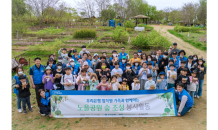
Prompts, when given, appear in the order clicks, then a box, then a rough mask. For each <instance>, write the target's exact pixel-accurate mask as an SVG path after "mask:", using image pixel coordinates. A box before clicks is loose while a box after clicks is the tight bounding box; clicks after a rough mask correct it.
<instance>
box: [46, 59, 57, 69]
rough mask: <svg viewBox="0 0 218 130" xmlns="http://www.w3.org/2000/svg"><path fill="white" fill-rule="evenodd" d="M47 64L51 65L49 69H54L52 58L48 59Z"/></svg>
mask: <svg viewBox="0 0 218 130" xmlns="http://www.w3.org/2000/svg"><path fill="white" fill-rule="evenodd" d="M47 66H49V67H51V71H52V72H54V70H55V69H56V67H55V64H54V59H52V58H50V59H48V62H47Z"/></svg>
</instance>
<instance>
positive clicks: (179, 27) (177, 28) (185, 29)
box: [174, 26, 190, 32]
mask: <svg viewBox="0 0 218 130" xmlns="http://www.w3.org/2000/svg"><path fill="white" fill-rule="evenodd" d="M174 30H175V31H177V32H178V31H179V32H181V31H182V32H189V30H190V28H189V27H183V26H176V27H174Z"/></svg>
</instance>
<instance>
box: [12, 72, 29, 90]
mask: <svg viewBox="0 0 218 130" xmlns="http://www.w3.org/2000/svg"><path fill="white" fill-rule="evenodd" d="M25 77H26V75H25ZM13 78H14V79H16V84H20V83H21V82H20V80H19V77H18V76H16V75H15V76H14V77H13ZM14 93H16V94H19V90H18V89H17V88H14Z"/></svg>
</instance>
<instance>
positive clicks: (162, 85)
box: [157, 71, 167, 90]
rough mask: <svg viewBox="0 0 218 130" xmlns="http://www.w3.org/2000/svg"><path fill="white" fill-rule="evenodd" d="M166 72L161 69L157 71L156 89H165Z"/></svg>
mask: <svg viewBox="0 0 218 130" xmlns="http://www.w3.org/2000/svg"><path fill="white" fill-rule="evenodd" d="M165 76H166V74H165V73H164V72H163V71H161V72H160V73H159V77H160V78H159V79H157V89H165V90H167V79H165Z"/></svg>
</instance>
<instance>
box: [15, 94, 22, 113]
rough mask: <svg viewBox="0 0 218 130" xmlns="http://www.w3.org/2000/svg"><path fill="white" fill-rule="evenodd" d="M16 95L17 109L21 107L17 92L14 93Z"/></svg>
mask: <svg viewBox="0 0 218 130" xmlns="http://www.w3.org/2000/svg"><path fill="white" fill-rule="evenodd" d="M16 95H17V109H21V100H20V97H19V94H16Z"/></svg>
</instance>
